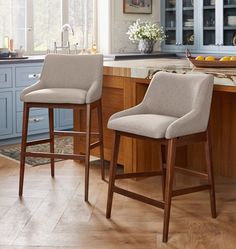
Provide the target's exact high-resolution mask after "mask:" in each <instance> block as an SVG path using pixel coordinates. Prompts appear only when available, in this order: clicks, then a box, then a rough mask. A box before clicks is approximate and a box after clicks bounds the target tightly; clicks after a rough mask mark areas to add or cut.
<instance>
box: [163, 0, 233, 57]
mask: <svg viewBox="0 0 236 249" xmlns="http://www.w3.org/2000/svg"><path fill="white" fill-rule="evenodd" d="M170 5H171V7H173V8H174V10H173V11H171V12H168V11H166V9H168V8H169V6H170ZM162 9H163V11H162V12H161V13H163V15H162V25H163V26H164V28H165V30H166V34H167V39H166V41H165V42H164V43H163V45H162V49H163V51H171V52H173V51H184V50H185V49H186V46H187V47H188V48H190V49H191V51H195V52H199V53H200V52H212V53H224V52H230V51H233V53H236V49H235V48H234V46H236V0H218V1H216V0H198V1H197V0H175V1H174V0H165V1H163V2H162ZM170 27H175V30H174V31H171V30H170ZM234 51H235V52H234Z"/></svg>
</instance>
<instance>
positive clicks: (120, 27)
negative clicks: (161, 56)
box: [110, 0, 161, 53]
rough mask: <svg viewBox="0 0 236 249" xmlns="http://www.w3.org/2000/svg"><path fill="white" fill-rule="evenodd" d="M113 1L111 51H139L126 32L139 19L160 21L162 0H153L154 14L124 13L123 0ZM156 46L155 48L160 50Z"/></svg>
mask: <svg viewBox="0 0 236 249" xmlns="http://www.w3.org/2000/svg"><path fill="white" fill-rule="evenodd" d="M110 1H111V6H110V8H111V16H110V18H111V20H110V25H111V26H110V32H111V34H110V52H112V53H117V52H132V51H137V45H136V44H132V43H131V41H130V40H129V39H128V35H126V32H127V30H128V27H129V25H130V24H132V23H133V22H134V21H136V20H137V19H141V20H150V21H153V22H160V12H161V10H160V1H161V0H152V2H153V3H152V5H153V6H152V14H150V15H146V14H138V15H135V14H124V13H123V0H110ZM158 49H159V48H158V46H156V48H155V50H158Z"/></svg>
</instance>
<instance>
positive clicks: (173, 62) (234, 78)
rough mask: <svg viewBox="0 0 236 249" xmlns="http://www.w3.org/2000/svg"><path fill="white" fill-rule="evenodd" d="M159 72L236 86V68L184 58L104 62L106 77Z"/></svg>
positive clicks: (146, 76) (34, 60) (30, 60)
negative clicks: (203, 76)
mask: <svg viewBox="0 0 236 249" xmlns="http://www.w3.org/2000/svg"><path fill="white" fill-rule="evenodd" d="M44 58H45V56H29V57H28V59H24V60H22V59H12V60H0V65H8V64H25V63H42V62H43V61H44ZM158 71H166V72H172V73H182V74H186V73H207V74H212V75H213V76H214V77H215V84H217V85H224V86H231V87H232V86H234V87H235V86H236V68H195V67H194V66H192V65H191V63H190V62H189V61H188V60H187V59H186V58H184V57H176V58H175V57H168V56H167V57H164V58H161V57H159V58H151V59H146V58H144V59H130V60H114V61H111V60H104V75H110V76H120V77H129V78H141V79H151V78H152V76H153V75H154V74H155V73H156V72H158Z"/></svg>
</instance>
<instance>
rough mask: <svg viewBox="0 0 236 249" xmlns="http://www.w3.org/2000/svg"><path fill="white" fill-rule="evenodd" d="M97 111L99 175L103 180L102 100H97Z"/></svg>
mask: <svg viewBox="0 0 236 249" xmlns="http://www.w3.org/2000/svg"><path fill="white" fill-rule="evenodd" d="M97 113H98V129H99V141H100V161H101V177H102V180H105V165H104V142H103V121H102V101H101V100H100V101H99V104H98V107H97Z"/></svg>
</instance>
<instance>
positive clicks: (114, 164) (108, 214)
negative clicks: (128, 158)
mask: <svg viewBox="0 0 236 249" xmlns="http://www.w3.org/2000/svg"><path fill="white" fill-rule="evenodd" d="M119 145H120V135H119V134H118V133H117V132H116V131H115V134H114V140H113V147H112V157H111V165H110V173H109V186H108V197H107V210H106V218H107V219H109V218H110V217H111V208H112V200H113V188H114V185H115V176H116V168H117V160H118V153H119Z"/></svg>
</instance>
